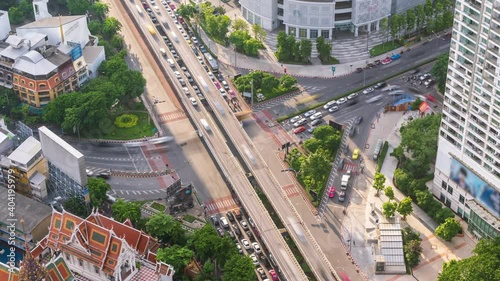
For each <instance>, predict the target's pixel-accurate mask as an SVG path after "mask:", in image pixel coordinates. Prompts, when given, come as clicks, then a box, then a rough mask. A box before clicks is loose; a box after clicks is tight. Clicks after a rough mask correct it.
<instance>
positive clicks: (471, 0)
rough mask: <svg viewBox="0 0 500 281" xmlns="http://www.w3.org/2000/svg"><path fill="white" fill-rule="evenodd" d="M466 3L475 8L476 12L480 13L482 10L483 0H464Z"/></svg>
mask: <svg viewBox="0 0 500 281" xmlns="http://www.w3.org/2000/svg"><path fill="white" fill-rule="evenodd" d="M464 4H465V5H466V6H469V7H471V8H473V9H474V10H475V12H476V13H478V14H479V13H480V12H481V2H479V1H474V0H466V1H465V2H464Z"/></svg>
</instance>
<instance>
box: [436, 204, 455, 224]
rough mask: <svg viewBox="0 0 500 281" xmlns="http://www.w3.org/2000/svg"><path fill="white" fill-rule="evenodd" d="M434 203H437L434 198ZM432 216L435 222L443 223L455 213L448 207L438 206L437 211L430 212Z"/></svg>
mask: <svg viewBox="0 0 500 281" xmlns="http://www.w3.org/2000/svg"><path fill="white" fill-rule="evenodd" d="M434 201H435V202H436V203H439V202H438V201H436V200H434ZM431 214H432V218H433V219H434V220H435V221H436V222H437V223H444V222H446V220H447V219H450V218H454V217H455V214H454V213H453V211H452V210H450V209H448V208H439V209H438V210H437V212H434V213H431Z"/></svg>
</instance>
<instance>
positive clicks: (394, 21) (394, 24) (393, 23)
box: [389, 14, 400, 45]
mask: <svg viewBox="0 0 500 281" xmlns="http://www.w3.org/2000/svg"><path fill="white" fill-rule="evenodd" d="M399 17H400V16H399V15H398V14H393V15H391V18H390V24H389V26H390V32H391V36H392V39H393V40H395V39H396V38H397V36H398V31H399V30H398V24H399ZM392 44H393V45H394V41H393V42H392Z"/></svg>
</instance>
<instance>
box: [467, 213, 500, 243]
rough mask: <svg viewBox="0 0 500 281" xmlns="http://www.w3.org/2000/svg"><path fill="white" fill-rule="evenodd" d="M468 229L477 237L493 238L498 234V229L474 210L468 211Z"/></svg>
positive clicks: (499, 232)
mask: <svg viewBox="0 0 500 281" xmlns="http://www.w3.org/2000/svg"><path fill="white" fill-rule="evenodd" d="M469 231H470V232H471V233H472V234H473V235H474V236H477V237H478V238H495V237H498V236H499V235H500V231H499V230H498V229H496V228H495V227H493V226H491V225H490V224H488V223H487V222H486V221H485V220H483V219H482V218H481V217H480V216H479V215H478V214H476V213H475V212H474V210H471V212H470V217H469Z"/></svg>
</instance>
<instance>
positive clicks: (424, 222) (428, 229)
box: [341, 112, 476, 281]
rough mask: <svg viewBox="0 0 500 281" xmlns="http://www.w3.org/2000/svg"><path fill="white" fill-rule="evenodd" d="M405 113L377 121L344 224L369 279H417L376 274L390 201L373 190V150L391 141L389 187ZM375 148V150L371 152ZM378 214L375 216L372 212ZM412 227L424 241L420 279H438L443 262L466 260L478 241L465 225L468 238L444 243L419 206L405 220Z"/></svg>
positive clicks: (399, 195)
mask: <svg viewBox="0 0 500 281" xmlns="http://www.w3.org/2000/svg"><path fill="white" fill-rule="evenodd" d="M407 116H408V115H403V113H401V112H389V113H386V114H383V113H381V115H380V118H376V119H375V120H374V121H373V126H372V129H371V131H370V134H369V138H368V141H367V144H368V145H367V146H366V147H368V149H365V151H364V153H363V155H362V156H363V158H364V160H365V161H364V163H365V165H366V166H365V167H366V169H364V172H363V173H362V174H361V175H360V176H358V177H357V178H356V180H355V183H354V184H353V187H354V189H353V191H352V192H351V198H350V199H349V200H350V203H349V205H348V207H347V215H346V217H345V219H344V220H343V221H342V225H343V228H342V231H341V233H342V237H343V239H344V241H345V243H346V247H347V245H348V248H350V252H351V254H352V257H353V258H354V261H355V262H356V264H358V265H359V267H360V268H362V269H363V270H364V271H365V274H366V275H367V276H368V279H369V280H391V281H393V280H402V281H405V280H415V279H414V278H413V277H412V276H409V275H375V269H374V252H375V251H374V250H375V248H376V247H377V244H374V243H373V242H372V241H376V238H377V236H376V225H377V221H376V220H377V218H379V219H380V218H381V217H382V208H381V206H382V203H383V202H386V201H388V199H387V198H386V197H385V195H383V192H381V193H380V196H379V197H377V196H376V190H375V189H374V188H372V184H373V176H374V174H375V168H376V164H377V163H376V162H374V161H372V160H371V154H370V153H371V150H372V149H373V147H374V146H375V143H376V141H377V140H378V139H382V140H387V141H388V143H389V151H388V152H387V156H386V158H385V160H384V163H383V166H382V169H381V173H382V174H384V175H385V177H386V185H388V186H394V185H393V174H394V171H395V170H396V167H397V160H396V159H395V158H394V157H391V156H390V152H391V151H392V150H393V149H394V148H395V147H397V146H398V145H399V143H400V141H401V140H400V135H399V128H400V127H401V125H402V124H404V123H405V122H407V120H406V117H407ZM370 148H371V149H370ZM394 194H395V197H396V200H397V201H401V200H402V199H403V198H404V197H405V196H404V194H402V193H401V192H400V191H399V190H398V189H396V188H394ZM372 210H374V211H375V215H372V213H371V211H372ZM408 225H409V226H411V227H412V228H414V229H415V230H416V231H417V232H419V233H420V237H421V238H422V239H423V241H422V244H421V246H422V248H423V253H422V256H421V259H420V264H419V265H418V266H417V267H415V268H414V269H413V274H414V275H415V277H416V278H417V280H436V279H437V275H438V273H439V272H440V271H441V268H442V263H443V262H446V261H449V260H451V259H462V258H465V257H468V256H470V254H471V251H472V249H473V248H474V246H475V243H476V241H475V240H474V239H473V238H471V235H470V234H468V233H467V231H466V227H465V226H464V232H465V233H466V235H464V237H455V238H454V239H453V241H452V242H446V241H443V240H441V239H439V238H437V237H435V236H434V230H435V228H436V227H437V224H436V223H435V222H434V221H433V220H432V219H431V218H430V217H429V216H428V215H427V214H426V213H425V212H423V211H422V210H421V209H420V208H419V207H418V206H417V205H416V204H413V213H412V214H411V215H410V216H408V217H407V218H406V221H402V220H401V226H402V227H405V226H408Z"/></svg>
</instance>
